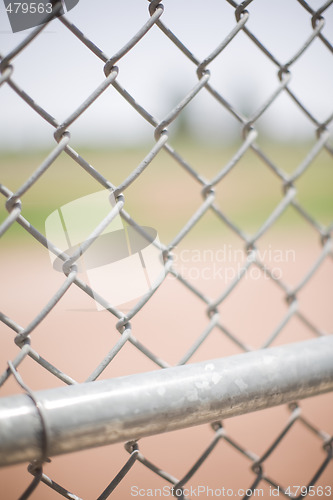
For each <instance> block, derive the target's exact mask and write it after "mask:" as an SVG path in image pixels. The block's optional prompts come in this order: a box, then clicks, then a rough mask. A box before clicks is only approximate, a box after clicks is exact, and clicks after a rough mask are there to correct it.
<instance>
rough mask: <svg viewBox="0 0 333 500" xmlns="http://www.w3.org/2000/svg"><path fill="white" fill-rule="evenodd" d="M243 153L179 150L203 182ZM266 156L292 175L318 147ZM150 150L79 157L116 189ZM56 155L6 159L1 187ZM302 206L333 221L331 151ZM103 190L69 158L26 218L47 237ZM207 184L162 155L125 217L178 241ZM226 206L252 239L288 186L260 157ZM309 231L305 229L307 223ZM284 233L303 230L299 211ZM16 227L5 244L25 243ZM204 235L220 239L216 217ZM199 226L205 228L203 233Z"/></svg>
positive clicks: (39, 191) (53, 170) (276, 150)
mask: <svg viewBox="0 0 333 500" xmlns="http://www.w3.org/2000/svg"><path fill="white" fill-rule="evenodd" d="M238 147H239V145H236V144H235V145H230V146H229V147H228V148H225V149H221V148H218V147H216V146H211V145H198V144H194V143H193V142H184V143H182V144H178V145H176V147H175V149H176V150H177V151H178V152H179V153H180V154H181V156H182V157H183V158H184V159H185V160H186V161H187V162H188V163H189V164H190V165H191V166H192V168H194V169H195V170H196V171H197V172H198V173H199V174H200V175H201V176H202V177H204V178H205V179H207V180H209V179H211V178H213V177H214V176H215V175H216V174H217V173H218V172H219V171H220V170H221V169H222V168H223V167H224V166H225V165H226V164H227V163H228V162H229V161H230V159H231V158H232V156H233V155H234V154H235V152H236V151H237V148H238ZM261 147H262V151H263V152H264V153H265V154H266V155H267V156H268V158H269V159H270V160H271V161H272V162H273V163H274V164H275V165H276V166H277V167H278V168H279V169H281V170H283V171H284V172H286V173H287V174H289V175H290V174H291V173H292V172H293V171H294V170H295V169H296V168H297V167H298V165H299V164H300V163H301V162H302V161H303V160H304V158H305V157H306V156H307V154H308V153H309V151H310V150H311V147H312V145H311V144H306V143H301V144H298V145H291V144H269V143H265V144H263V145H262V146H261ZM149 149H150V146H149V145H148V146H147V147H145V148H142V149H126V150H125V149H110V150H107V149H98V150H97V149H96V150H85V149H84V148H83V149H82V148H77V151H78V152H79V153H80V154H81V156H82V157H83V158H85V159H86V160H87V161H88V162H89V163H90V164H91V165H92V166H93V167H94V168H95V169H96V170H98V171H99V172H101V173H102V174H103V175H104V176H105V177H106V178H107V179H109V180H110V181H111V182H112V183H113V184H114V185H118V184H120V183H121V182H122V181H123V180H124V179H125V178H126V177H127V176H128V175H129V174H130V172H131V171H132V170H134V169H135V168H136V166H137V165H138V164H139V163H140V162H141V161H142V160H143V159H144V157H145V156H146V155H147V153H148V152H149ZM47 154H48V152H45V151H34V152H31V151H30V152H29V151H28V152H24V153H4V152H2V153H1V152H0V172H1V183H2V184H4V185H5V186H6V187H8V188H9V189H10V190H11V191H15V190H16V189H18V188H19V186H20V185H21V184H22V183H23V182H24V181H25V180H26V179H27V178H28V177H29V176H30V175H31V174H32V173H33V172H34V171H35V170H36V169H37V167H38V166H39V165H40V164H41V163H42V161H43V160H44V159H45V158H46V156H47ZM295 186H296V188H297V200H298V201H299V202H300V203H301V204H302V206H303V207H304V208H305V209H306V210H307V211H308V212H309V214H310V215H311V216H312V217H313V218H315V219H316V220H317V221H318V222H319V223H320V224H322V225H324V226H325V225H329V224H330V223H331V222H332V219H333V196H332V195H333V162H332V157H331V156H330V155H329V153H328V152H327V151H326V150H322V151H321V153H320V154H319V155H318V156H317V157H316V158H315V160H314V161H313V162H312V163H311V165H310V166H309V167H308V168H307V169H306V171H305V172H304V174H303V175H302V176H301V177H300V178H299V179H297V180H296V181H295ZM100 189H101V186H100V185H99V184H98V183H97V181H95V180H94V179H93V178H92V177H91V176H90V175H89V174H87V173H86V172H85V171H84V170H83V169H82V168H81V167H80V166H79V165H78V164H76V163H75V162H74V161H73V160H72V159H71V158H70V157H69V156H67V154H65V153H62V155H61V156H60V157H59V158H58V159H57V160H56V162H55V163H54V164H53V165H52V166H51V167H50V168H49V169H48V170H47V171H46V173H45V174H44V175H43V176H42V177H41V178H40V179H39V180H38V181H37V183H36V184H35V185H33V186H32V187H31V188H30V189H29V191H28V192H27V193H26V194H25V195H24V196H23V197H22V215H23V216H24V217H25V218H26V219H27V220H28V221H29V222H30V223H31V224H32V225H34V226H35V227H36V228H37V229H38V230H40V231H41V232H44V221H45V219H46V217H47V216H48V215H49V214H50V213H51V212H52V211H53V210H55V209H56V208H58V207H60V206H61V205H63V204H65V203H68V202H70V201H72V200H74V199H76V198H79V197H81V196H84V195H86V194H89V193H92V192H95V191H98V190H100ZM200 191H201V186H200V184H199V183H198V182H197V181H196V180H195V179H194V178H193V177H192V176H191V175H190V174H189V173H188V172H187V171H185V169H184V168H182V167H181V166H180V165H179V164H178V163H177V162H176V161H175V160H174V159H173V158H172V157H171V156H170V155H169V154H168V153H167V152H165V151H161V152H160V153H159V155H158V156H157V158H156V159H154V161H153V162H152V163H151V164H150V165H149V166H148V167H147V169H146V170H145V171H144V172H143V173H142V174H141V176H140V177H139V178H138V179H137V180H136V181H135V182H134V184H133V185H131V186H130V187H129V188H128V189H127V190H126V191H125V193H124V194H125V200H126V204H125V209H126V210H127V211H128V212H129V213H130V214H131V215H132V216H133V217H134V218H135V219H136V220H137V221H138V222H139V223H140V224H148V225H150V226H154V227H155V228H158V230H159V233H160V235H162V237H163V238H166V239H168V238H171V237H172V236H173V235H174V234H175V230H179V229H180V228H181V227H182V226H183V225H184V223H185V222H186V221H187V220H188V219H189V218H190V216H191V215H192V214H193V213H194V212H195V210H196V209H197V208H198V207H199V206H200V204H201V202H202V197H201V194H200ZM215 191H216V200H217V204H218V206H219V207H220V208H221V209H222V210H223V211H224V213H226V214H227V216H228V217H230V219H231V220H232V221H233V222H234V223H235V224H237V225H238V226H239V227H241V228H242V229H244V230H246V231H255V229H256V228H258V227H260V225H261V224H262V223H263V222H264V221H265V219H266V218H267V217H268V215H269V214H270V213H271V212H272V210H273V209H274V208H275V207H276V205H277V204H278V203H279V201H280V200H281V199H282V182H281V180H280V179H279V178H278V177H277V176H276V174H275V173H274V172H273V171H272V170H271V169H270V168H269V167H268V166H267V165H266V164H265V163H264V162H263V161H262V160H261V159H260V158H258V156H257V155H256V154H255V153H254V152H253V151H248V152H247V153H246V154H245V155H244V156H243V158H242V159H241V160H240V161H239V163H238V164H237V165H236V166H235V167H234V168H233V169H232V170H231V171H230V172H229V173H228V174H227V175H226V177H225V178H224V179H223V180H222V181H221V182H220V183H219V184H218V185H217V186H216V187H215ZM2 199H3V202H2V203H1V205H0V222H2V221H3V220H4V219H5V218H6V216H7V212H6V210H5V209H4V202H5V198H2ZM303 224H304V222H303ZM278 225H280V226H281V227H282V228H283V229H284V230H287V229H288V228H290V229H292V230H294V229H295V228H297V227H301V225H300V217H299V216H298V215H297V214H296V212H295V210H292V209H288V210H287V211H286V214H285V215H284V216H283V218H282V219H281V222H280V223H278ZM17 226H18V225H17V224H14V225H13V226H12V227H11V228H10V230H9V231H8V232H7V233H6V234H5V236H4V238H3V242H4V244H10V243H11V242H17V238H19V237H20V236H21V235H22V233H23V231H22V229H21V228H19V227H17ZM199 226H200V228H199V229H198V235H200V234H204V233H207V232H212V231H213V232H214V229H215V226H216V217H215V216H214V215H212V214H210V215H209V216H207V217H205V219H204V220H203V221H202V222H201V223H200V224H199ZM199 226H198V227H199Z"/></svg>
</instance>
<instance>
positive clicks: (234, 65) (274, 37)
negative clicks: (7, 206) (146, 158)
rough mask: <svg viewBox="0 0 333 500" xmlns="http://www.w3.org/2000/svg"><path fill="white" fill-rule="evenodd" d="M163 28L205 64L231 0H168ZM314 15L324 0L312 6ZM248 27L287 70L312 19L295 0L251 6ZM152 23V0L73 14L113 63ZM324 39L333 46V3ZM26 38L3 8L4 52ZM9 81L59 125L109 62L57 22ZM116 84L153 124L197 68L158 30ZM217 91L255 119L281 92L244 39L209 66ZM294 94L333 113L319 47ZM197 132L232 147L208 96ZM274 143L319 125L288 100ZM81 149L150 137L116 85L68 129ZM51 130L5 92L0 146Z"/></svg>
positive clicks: (44, 136) (272, 116) (329, 67)
mask: <svg viewBox="0 0 333 500" xmlns="http://www.w3.org/2000/svg"><path fill="white" fill-rule="evenodd" d="M163 3H164V7H165V12H164V14H163V15H162V20H163V22H164V23H165V24H166V25H167V26H168V27H169V28H170V29H172V31H174V33H175V34H176V35H177V36H178V38H180V39H181V40H182V41H183V42H184V43H185V45H186V46H187V47H188V48H189V49H190V50H191V51H192V52H193V53H194V54H195V55H196V57H198V58H199V59H204V58H205V57H206V56H207V55H208V54H209V53H210V52H211V51H212V50H213V49H214V48H215V47H216V46H217V45H218V44H219V43H220V42H221V41H222V40H223V39H224V38H225V37H226V35H227V34H228V33H229V32H230V31H231V29H232V28H233V26H234V25H235V17H234V9H233V8H232V7H231V6H230V5H229V4H228V3H227V2H226V1H225V0H164V2H163ZM309 3H310V5H311V6H312V7H313V8H314V9H317V8H319V7H320V6H321V5H322V4H323V0H312V1H311V0H309ZM248 10H249V12H250V19H249V21H248V23H247V26H248V28H249V29H250V30H251V31H252V32H253V33H254V34H255V35H256V36H257V38H259V40H260V41H262V43H263V44H264V45H265V46H266V47H267V48H268V49H269V50H270V51H271V52H272V54H274V56H275V57H276V58H277V59H278V60H280V61H281V62H283V63H285V62H287V61H288V60H289V59H290V58H291V57H292V56H293V55H294V54H295V53H296V52H297V51H298V50H299V48H300V47H301V46H302V44H303V43H304V42H305V41H306V39H307V38H308V36H309V35H310V34H311V31H312V28H311V19H310V15H309V14H308V13H307V12H306V11H305V9H304V8H302V7H301V6H300V5H299V3H298V2H297V0H254V1H253V2H252V3H251V4H250V5H249V7H248ZM147 18H148V2H147V1H146V0H127V1H126V2H122V1H119V0H95V1H91V0H80V2H79V4H78V5H77V6H76V7H75V8H74V9H73V10H72V11H70V12H69V13H68V19H70V20H71V21H72V22H74V24H76V25H77V26H78V27H79V28H80V29H81V31H83V33H85V34H86V35H87V36H88V37H89V38H90V39H91V40H92V41H94V43H95V44H96V45H98V46H99V47H100V48H101V49H102V50H103V51H104V52H105V53H106V54H107V55H108V56H112V55H113V54H114V53H115V52H117V51H118V50H119V48H121V47H122V46H123V45H124V44H125V43H126V42H127V41H128V40H129V38H130V37H131V36H133V34H134V33H135V32H136V31H137V30H138V29H139V28H140V27H141V26H142V25H143V24H144V22H145V21H146V20H147ZM325 18H326V21H327V22H326V26H325V28H324V31H323V33H324V34H325V36H326V37H327V38H328V39H329V40H330V42H331V43H333V36H332V35H333V5H332V6H331V7H330V8H329V9H328V10H327V11H326V13H325ZM29 33H30V30H27V31H24V32H21V33H16V34H13V33H11V31H10V25H9V21H8V19H7V15H6V12H5V9H4V4H3V2H2V0H0V53H1V55H6V54H7V53H8V52H9V51H10V50H11V49H12V48H14V47H15V46H16V45H17V44H18V43H19V42H20V41H21V40H23V39H24V38H25V37H26V36H27V34H29ZM13 64H14V68H15V70H14V73H13V76H12V78H13V80H14V81H15V82H16V83H17V84H18V85H19V86H20V87H22V88H23V89H24V90H25V91H26V92H27V93H28V94H29V95H30V96H31V97H32V98H33V99H35V101H36V102H37V103H38V104H40V105H41V106H43V107H44V108H45V109H46V110H47V111H48V112H49V113H50V114H52V115H53V116H54V117H55V118H56V119H57V120H58V121H59V122H61V121H63V120H64V119H65V118H66V117H67V116H68V115H70V114H71V113H72V112H73V111H74V110H75V109H76V107H77V106H78V105H79V104H80V103H81V102H82V101H83V100H84V99H86V97H87V96H88V95H89V94H90V93H91V92H92V91H93V89H94V88H96V87H97V85H99V84H100V83H101V82H102V81H103V79H104V73H103V63H102V61H100V60H99V59H98V58H97V57H96V56H95V55H94V54H92V53H91V52H90V51H89V49H87V48H86V47H85V46H84V45H83V44H82V43H81V42H80V41H79V40H78V39H76V37H74V36H73V35H72V34H71V33H70V32H69V31H68V30H67V29H66V28H64V27H63V25H62V24H61V23H60V22H59V21H58V20H56V21H53V22H52V23H51V24H50V25H49V26H48V27H47V28H46V29H45V30H44V31H43V32H42V33H41V34H40V35H39V36H38V37H37V38H36V39H35V40H34V41H33V42H32V43H31V44H30V45H29V47H28V48H26V49H25V50H24V51H23V52H22V53H21V54H20V55H19V56H17V57H16V58H15V60H14V63H13ZM117 65H118V67H119V76H118V81H119V82H120V83H121V85H123V86H124V87H125V88H126V89H127V90H128V91H129V92H130V93H131V94H132V95H133V97H134V98H135V99H136V100H137V101H138V102H139V103H140V104H142V105H143V106H144V107H145V108H146V109H147V110H148V111H149V112H150V113H151V114H153V115H154V116H155V117H156V118H157V119H159V120H160V119H163V118H164V116H165V115H166V114H167V113H168V111H170V109H172V107H173V106H174V105H175V104H176V102H177V100H178V101H179V100H180V99H181V98H182V97H184V95H186V93H187V92H188V91H189V90H190V89H191V88H192V87H193V86H194V85H195V83H196V82H197V77H196V71H195V70H196V68H195V66H194V64H193V63H191V62H190V61H189V60H188V59H187V58H186V57H185V56H184V55H183V54H182V53H181V52H180V51H179V50H178V49H177V48H176V47H175V46H174V45H173V44H172V43H171V41H170V40H169V39H167V38H166V37H165V36H164V34H163V33H161V32H160V30H159V29H158V28H157V27H156V26H154V27H153V28H152V30H151V31H150V32H149V34H148V35H147V36H145V37H144V39H143V40H142V41H141V42H139V44H138V45H137V46H136V47H135V48H134V49H133V50H132V51H131V52H130V53H129V54H127V55H126V56H125V57H124V58H123V59H121V60H120V61H119V62H118V63H117ZM209 69H210V70H211V72H212V79H211V83H212V85H214V86H215V87H216V88H217V89H218V90H219V91H220V92H221V94H222V95H223V96H224V97H225V98H226V99H227V100H229V101H230V103H231V104H233V105H234V106H235V107H236V109H239V110H241V111H242V112H243V113H245V114H250V115H251V114H252V113H253V112H254V111H255V110H256V109H258V108H259V107H260V106H261V104H262V103H263V102H264V101H265V100H266V98H267V97H268V96H269V95H270V94H271V93H272V92H273V91H274V90H275V89H276V88H277V86H278V78H277V71H276V67H275V66H274V65H273V64H272V63H271V62H270V61H269V60H268V58H267V57H266V56H264V55H263V54H262V52H261V51H260V50H259V49H258V48H257V47H256V46H255V45H254V44H253V43H252V42H251V41H250V40H249V39H248V38H247V37H246V36H245V35H244V34H243V33H241V34H240V35H238V36H237V37H236V39H235V40H234V41H232V42H231V44H230V45H229V46H228V47H227V48H226V49H225V51H223V52H222V53H221V54H220V55H219V56H218V57H217V58H216V60H215V61H214V62H213V63H212V64H211V65H210V67H209ZM291 72H292V81H291V83H290V88H291V89H292V90H293V91H295V93H296V95H297V97H298V98H299V99H300V100H301V101H302V103H303V104H304V105H305V106H306V107H307V108H308V109H309V111H311V112H312V113H313V114H314V116H315V117H316V118H317V119H319V120H325V119H326V118H327V117H328V116H329V115H330V113H332V111H333V92H332V90H333V55H332V53H331V52H330V51H329V50H328V49H327V47H325V46H324V45H323V44H322V43H321V42H320V41H319V40H315V41H314V42H313V44H312V45H311V46H310V47H309V48H308V50H307V51H306V52H305V54H303V55H302V56H301V58H300V59H299V60H298V61H297V62H296V63H295V64H294V65H293V66H292V68H291ZM188 116H189V117H190V120H191V123H192V127H193V130H194V131H195V132H196V133H198V134H199V135H201V136H207V137H210V136H213V137H214V138H215V139H217V140H219V141H222V142H223V141H226V140H230V137H231V136H232V134H233V133H234V132H235V131H237V132H238V133H239V128H237V122H236V121H235V119H234V118H233V117H231V115H230V114H229V113H228V112H226V111H225V110H224V109H223V108H222V107H221V106H220V105H219V104H217V102H216V101H215V100H214V99H213V98H212V97H211V96H209V95H208V93H207V92H206V91H205V90H203V91H202V92H201V93H200V95H199V96H198V97H196V98H195V99H194V101H193V102H192V103H191V104H190V106H189V109H188ZM260 125H261V127H262V128H263V127H264V128H265V130H266V131H267V132H269V133H270V134H273V135H274V136H275V137H277V138H284V139H293V138H300V137H303V136H304V137H310V136H311V137H313V135H314V134H313V131H314V129H313V126H311V124H310V123H309V120H308V119H306V118H305V117H304V114H303V113H301V112H300V111H299V110H298V109H297V107H296V106H295V105H294V104H293V103H292V102H291V100H290V98H288V96H286V95H282V96H280V97H279V98H278V99H277V100H276V102H275V103H274V105H273V106H271V108H270V109H269V111H268V112H267V113H266V114H265V116H264V117H263V118H262V120H261V122H260ZM70 130H71V132H72V137H73V139H75V141H76V143H84V144H86V145H88V146H94V145H98V144H103V145H104V144H105V145H113V144H119V143H121V144H135V143H138V142H140V141H142V140H151V138H152V137H153V129H152V127H151V126H150V125H148V124H146V122H145V121H144V120H143V118H142V117H140V116H139V115H138V114H137V113H136V112H134V111H133V110H132V108H131V107H130V106H129V104H128V103H127V102H125V101H124V99H123V98H121V97H120V96H119V94H118V93H117V92H116V90H114V89H113V88H112V87H110V88H109V89H107V91H106V92H105V93H104V94H103V95H102V97H100V98H99V99H98V100H97V101H96V103H94V104H93V105H92V106H91V108H90V109H89V110H88V111H87V112H86V113H84V115H83V116H82V117H80V118H79V119H78V121H77V122H75V123H74V124H73V125H72V126H71V127H70ZM52 134H53V131H52V127H51V126H50V125H48V124H47V123H46V122H44V120H43V119H42V118H41V117H39V116H38V115H36V113H35V112H34V111H32V110H31V109H30V108H29V107H28V106H27V105H26V104H25V103H23V102H22V101H21V99H20V98H19V97H18V96H17V95H16V94H15V93H14V92H13V91H12V90H11V89H10V88H9V87H8V86H7V85H6V84H4V85H3V86H2V87H1V88H0V148H9V149H21V148H26V147H29V146H30V147H36V146H38V145H41V146H43V147H48V145H52V144H53V142H54V141H53V135H52Z"/></svg>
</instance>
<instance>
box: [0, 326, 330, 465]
mask: <svg viewBox="0 0 333 500" xmlns="http://www.w3.org/2000/svg"><path fill="white" fill-rule="evenodd" d="M332 390H333V336H332V335H331V336H327V337H321V338H318V339H314V340H310V341H306V342H301V343H297V344H290V345H285V346H281V347H275V348H271V349H264V350H259V351H254V352H250V353H246V354H240V355H236V356H232V357H228V358H223V359H217V360H212V361H206V362H203V363H197V364H192V365H185V366H179V367H175V368H168V369H165V370H158V371H154V372H150V373H142V374H138V375H130V376H127V377H121V378H115V379H111V380H102V381H97V382H89V383H84V384H80V385H73V386H66V387H62V388H58V389H50V390H46V391H40V392H36V393H35V398H36V400H37V402H38V405H37V406H38V408H39V409H37V406H36V404H35V403H34V401H33V400H32V399H31V398H30V397H29V396H28V395H18V396H11V397H7V398H3V399H2V400H0V450H1V451H0V464H1V465H9V464H14V463H18V462H24V461H31V460H34V459H40V458H41V454H42V451H41V450H42V449H43V446H44V447H45V442H43V436H44V439H45V436H46V440H47V443H46V444H47V454H48V456H53V455H58V454H62V453H68V452H72V451H76V450H81V449H85V448H90V447H94V446H100V445H105V444H110V443H116V442H121V441H122V442H124V441H127V440H131V439H136V438H139V437H142V436H148V435H153V434H158V433H162V432H166V431H171V430H175V429H181V428H184V427H189V426H194V425H198V424H202V423H205V422H212V421H214V420H217V419H221V418H228V417H232V416H235V415H240V414H243V413H248V412H252V411H256V410H261V409H263V408H268V407H271V406H275V405H279V404H282V403H286V402H290V401H294V400H297V399H302V398H306V397H309V396H314V395H316V394H320V393H324V392H327V391H332Z"/></svg>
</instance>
